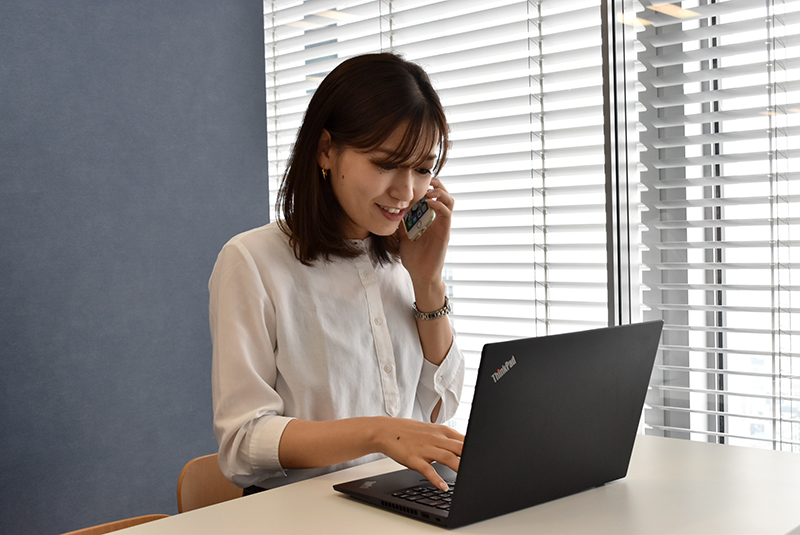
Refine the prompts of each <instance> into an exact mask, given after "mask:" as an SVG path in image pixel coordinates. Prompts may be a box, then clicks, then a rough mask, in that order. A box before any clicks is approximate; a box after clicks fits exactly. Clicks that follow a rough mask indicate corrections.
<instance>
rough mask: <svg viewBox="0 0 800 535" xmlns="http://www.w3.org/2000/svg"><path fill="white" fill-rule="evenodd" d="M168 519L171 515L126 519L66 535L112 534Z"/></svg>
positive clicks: (66, 534)
mask: <svg viewBox="0 0 800 535" xmlns="http://www.w3.org/2000/svg"><path fill="white" fill-rule="evenodd" d="M167 517H169V515H144V516H137V517H134V518H126V519H124V520H115V521H114V522H107V523H105V524H99V525H97V526H92V527H89V528H83V529H79V530H77V531H70V532H69V533H65V534H64V535H103V533H111V532H112V531H117V530H120V529H125V528H131V527H133V526H138V525H139V524H144V523H146V522H152V521H153V520H160V519H162V518H167Z"/></svg>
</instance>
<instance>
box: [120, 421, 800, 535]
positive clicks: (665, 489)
mask: <svg viewBox="0 0 800 535" xmlns="http://www.w3.org/2000/svg"><path fill="white" fill-rule="evenodd" d="M398 466H399V465H397V464H396V463H394V462H393V461H391V460H388V459H387V460H382V461H377V462H374V463H369V464H366V465H362V466H357V467H355V468H350V469H347V470H343V471H341V472H336V473H333V474H327V475H324V476H320V477H317V478H314V479H311V480H306V481H301V482H299V483H295V484H293V485H288V486H286V487H281V488H278V489H273V490H270V491H267V492H263V493H260V494H256V495H253V496H248V497H246V498H241V499H238V500H233V501H229V502H225V503H222V504H218V505H214V506H211V507H206V508H204V509H198V510H196V511H191V512H188V513H183V514H179V515H176V516H173V517H170V518H165V519H163V520H157V521H155V522H151V523H149V524H144V525H141V526H137V527H134V528H129V529H127V530H124V531H121V532H119V533H121V534H122V533H124V534H125V535H156V534H162V535H165V534H169V535H175V534H205V533H209V534H220V533H231V534H248V533H313V534H336V533H343V534H357V533H369V534H375V533H378V534H383V533H398V534H403V535H406V534H413V533H435V534H439V535H442V534H444V533H447V531H446V530H444V529H442V528H440V527H437V526H433V525H429V524H425V523H423V522H420V521H417V520H414V519H411V518H406V517H404V516H400V515H398V514H395V513H391V512H388V511H383V510H380V509H377V508H375V507H372V506H369V505H364V504H362V503H359V502H356V501H354V500H352V499H350V498H347V497H345V496H344V495H341V494H339V493H338V492H336V491H334V490H333V489H332V488H331V486H332V485H334V484H335V483H339V482H342V481H348V480H350V479H356V478H360V477H368V476H370V475H373V474H375V473H379V472H385V471H388V470H391V469H396V468H397V467H398ZM798 526H800V455H798V454H796V453H794V454H792V453H781V452H774V451H764V450H754V449H749V448H739V447H734V446H718V445H714V444H704V443H697V442H688V441H683V440H677V439H664V438H656V437H647V436H640V437H638V438H637V441H636V447H635V448H634V453H633V459H632V461H631V466H630V470H629V471H628V476H627V477H626V478H625V479H622V480H619V481H616V482H614V483H611V484H609V485H606V486H605V487H602V488H598V489H593V490H590V491H587V492H583V493H581V494H576V495H574V496H569V497H567V498H562V499H560V500H555V501H552V502H549V503H545V504H541V505H538V506H535V507H531V508H528V509H525V510H522V511H518V512H516V513H511V514H508V515H505V516H501V517H498V518H494V519H492V520H487V521H484V522H479V523H477V524H472V525H470V526H465V527H463V528H459V529H458V530H455V531H456V532H463V533H485V534H492V535H495V534H503V533H570V534H574V533H613V534H624V533H633V534H645V533H662V534H679V533H701V534H713V533H720V534H726V535H727V534H737V533H754V534H769V533H776V534H786V533H788V532H790V531H792V530H793V529H794V528H796V527H798Z"/></svg>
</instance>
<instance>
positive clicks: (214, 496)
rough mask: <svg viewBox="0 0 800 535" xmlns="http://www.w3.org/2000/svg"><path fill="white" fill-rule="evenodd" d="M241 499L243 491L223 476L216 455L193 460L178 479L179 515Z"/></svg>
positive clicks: (187, 464)
mask: <svg viewBox="0 0 800 535" xmlns="http://www.w3.org/2000/svg"><path fill="white" fill-rule="evenodd" d="M241 497H242V489H240V488H239V487H237V486H236V485H234V484H233V483H231V482H230V481H228V480H227V479H226V478H225V476H224V475H222V471H221V470H220V469H219V464H218V463H217V454H216V453H213V454H211V455H205V456H203V457H197V458H195V459H192V460H191V461H189V462H188V463H186V466H184V467H183V470H182V471H181V475H180V477H179V478H178V512H179V513H184V512H186V511H191V510H193V509H199V508H201V507H207V506H209V505H214V504H215V503H220V502H225V501H228V500H233V499H234V498H241Z"/></svg>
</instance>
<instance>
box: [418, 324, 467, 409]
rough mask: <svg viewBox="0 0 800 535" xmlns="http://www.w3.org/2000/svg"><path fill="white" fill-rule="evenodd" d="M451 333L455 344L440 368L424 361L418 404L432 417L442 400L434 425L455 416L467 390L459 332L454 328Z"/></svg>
mask: <svg viewBox="0 0 800 535" xmlns="http://www.w3.org/2000/svg"><path fill="white" fill-rule="evenodd" d="M451 330H452V331H453V343H452V345H451V346H450V351H448V352H447V355H446V356H445V358H444V360H443V361H442V363H441V364H440V365H439V366H437V365H435V364H432V363H430V362H429V361H427V360H425V359H423V361H422V374H421V375H420V379H419V387H418V388H417V400H418V401H419V404H420V406H421V407H422V414H426V415H430V414H431V412H432V411H433V409H434V407H435V406H436V404H437V403H439V400H441V401H442V406H441V407H440V408H439V415H438V417H437V418H436V422H435V423H444V422H446V421H448V420H449V419H451V418H452V417H453V416H455V414H456V410H458V404H459V401H460V399H461V389H462V388H463V386H464V356H463V355H462V354H461V351H459V349H458V341H457V340H456V332H455V329H452V325H451Z"/></svg>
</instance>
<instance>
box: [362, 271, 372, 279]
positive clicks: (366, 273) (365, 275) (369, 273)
mask: <svg viewBox="0 0 800 535" xmlns="http://www.w3.org/2000/svg"><path fill="white" fill-rule="evenodd" d="M363 276H364V278H365V279H368V278H370V277H372V272H371V271H365V272H364V275H363Z"/></svg>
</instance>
